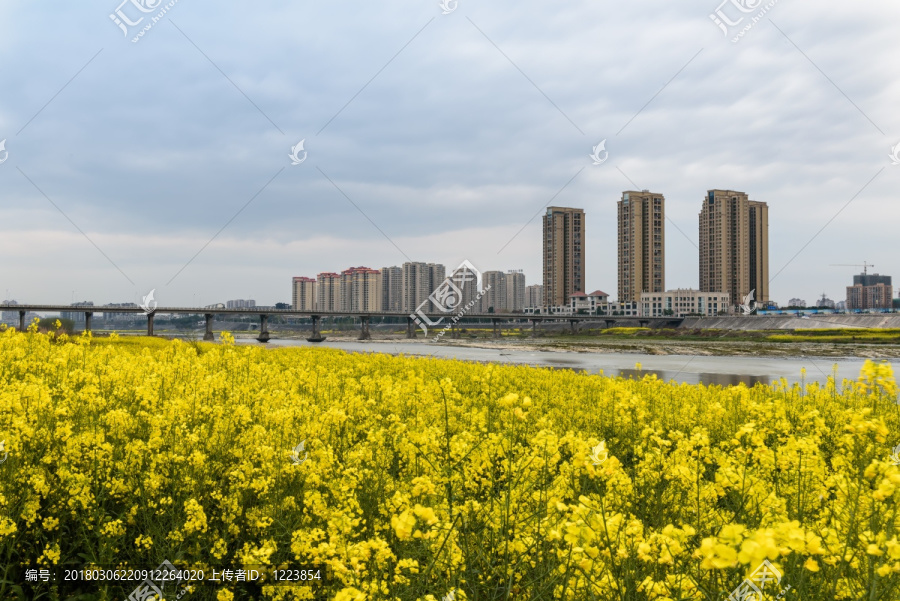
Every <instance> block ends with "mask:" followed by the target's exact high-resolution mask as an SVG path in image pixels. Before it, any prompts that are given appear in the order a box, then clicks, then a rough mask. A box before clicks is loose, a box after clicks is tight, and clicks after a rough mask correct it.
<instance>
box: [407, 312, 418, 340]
mask: <svg viewBox="0 0 900 601" xmlns="http://www.w3.org/2000/svg"><path fill="white" fill-rule="evenodd" d="M406 337H407V338H415V337H416V326H415V324H414V323H413V319H412V317H407V318H406Z"/></svg>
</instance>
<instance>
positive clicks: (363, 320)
mask: <svg viewBox="0 0 900 601" xmlns="http://www.w3.org/2000/svg"><path fill="white" fill-rule="evenodd" d="M359 339H360V340H372V335H371V334H370V333H369V317H368V316H363V317H360V318H359Z"/></svg>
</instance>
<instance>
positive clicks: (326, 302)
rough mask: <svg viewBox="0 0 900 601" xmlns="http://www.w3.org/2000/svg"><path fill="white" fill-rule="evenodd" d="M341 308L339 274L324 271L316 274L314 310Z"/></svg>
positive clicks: (337, 309)
mask: <svg viewBox="0 0 900 601" xmlns="http://www.w3.org/2000/svg"><path fill="white" fill-rule="evenodd" d="M340 310H341V275H340V274H339V273H331V272H324V273H320V274H319V275H317V276H316V311H340Z"/></svg>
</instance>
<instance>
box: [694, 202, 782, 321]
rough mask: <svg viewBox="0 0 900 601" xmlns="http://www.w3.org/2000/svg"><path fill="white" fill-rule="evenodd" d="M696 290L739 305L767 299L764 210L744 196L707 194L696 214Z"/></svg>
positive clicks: (766, 209)
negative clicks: (750, 299) (727, 297)
mask: <svg viewBox="0 0 900 601" xmlns="http://www.w3.org/2000/svg"><path fill="white" fill-rule="evenodd" d="M700 290H704V291H711V290H715V291H717V292H728V293H730V294H731V303H732V304H733V305H740V304H741V303H742V302H743V300H744V298H745V297H746V296H747V295H748V294H750V291H755V293H754V296H753V300H755V301H756V302H757V303H767V302H768V301H769V206H768V205H767V204H766V203H764V202H756V201H753V200H750V198H749V197H748V196H747V195H746V194H745V193H744V192H735V191H733V190H709V192H707V195H706V198H705V199H704V200H703V209H702V210H701V211H700Z"/></svg>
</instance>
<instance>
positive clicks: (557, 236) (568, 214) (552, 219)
mask: <svg viewBox="0 0 900 601" xmlns="http://www.w3.org/2000/svg"><path fill="white" fill-rule="evenodd" d="M584 219H585V218H584V210H583V209H573V208H568V207H547V213H546V214H545V215H544V228H543V234H544V237H543V246H544V254H543V262H544V299H543V300H544V306H547V307H561V306H563V305H565V304H567V303H568V302H569V297H570V296H571V295H572V293H574V292H584V265H585V257H584V242H585V233H584V228H585V223H584Z"/></svg>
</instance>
